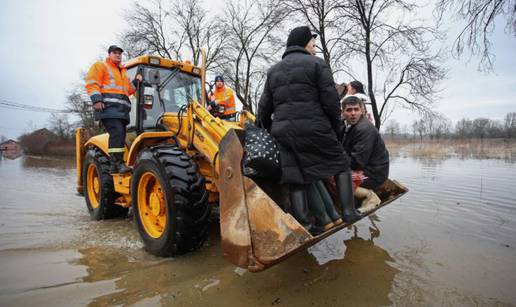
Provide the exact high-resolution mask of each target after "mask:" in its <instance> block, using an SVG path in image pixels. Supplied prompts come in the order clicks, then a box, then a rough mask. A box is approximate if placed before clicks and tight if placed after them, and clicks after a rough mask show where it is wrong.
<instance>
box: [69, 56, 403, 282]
mask: <svg viewBox="0 0 516 307" xmlns="http://www.w3.org/2000/svg"><path fill="white" fill-rule="evenodd" d="M204 63H205V56H204V53H203V63H202V66H201V67H196V66H194V65H192V64H191V63H190V62H178V61H173V60H170V59H165V58H161V57H156V56H140V57H137V58H134V59H132V60H130V61H128V62H127V63H125V65H126V67H127V69H128V75H129V77H130V78H131V79H132V78H133V77H134V75H135V74H136V73H141V74H142V76H143V77H144V82H143V83H142V84H141V85H140V86H139V88H138V90H137V94H136V95H134V96H133V97H131V100H132V105H133V110H132V111H131V123H130V124H129V126H128V135H127V139H126V151H125V153H124V160H125V161H126V164H127V165H128V166H130V167H132V169H133V171H132V173H129V174H124V175H122V174H113V175H111V174H110V173H109V162H108V135H107V134H101V135H97V136H94V137H91V138H90V137H89V135H88V133H87V131H86V130H84V129H81V128H79V129H77V134H76V146H77V157H76V158H77V191H78V192H79V193H80V194H82V195H84V198H85V200H86V205H87V208H88V210H89V212H90V215H91V217H92V219H94V220H102V219H109V218H115V217H122V216H126V215H127V212H128V210H129V208H130V207H132V210H133V215H134V218H135V221H136V225H137V228H138V231H139V233H140V235H141V238H142V240H143V242H144V244H145V248H146V250H147V251H149V252H150V253H152V254H154V255H157V256H174V255H180V254H184V253H186V252H189V251H193V250H195V249H197V248H199V247H201V246H202V244H203V243H204V241H205V240H206V238H207V236H208V231H209V227H208V226H209V220H210V215H211V214H210V211H211V209H212V207H213V206H216V205H218V206H219V212H220V214H219V222H220V236H221V241H222V242H221V245H222V251H223V254H224V257H225V258H226V259H227V260H228V261H229V262H231V263H233V264H235V265H237V266H239V267H242V268H245V269H248V270H249V271H253V272H258V271H262V270H264V269H266V268H268V267H270V266H272V265H274V264H276V263H278V262H280V261H282V260H284V259H285V258H287V257H289V256H290V255H292V254H294V253H296V252H297V251H300V250H304V249H306V248H307V247H309V246H310V245H312V244H314V243H316V242H318V241H320V240H321V239H323V238H325V237H327V236H329V235H331V234H333V233H335V232H337V231H339V230H341V229H342V228H344V227H346V226H347V225H346V224H345V223H343V224H340V225H338V226H336V227H334V228H332V229H330V230H328V231H326V232H324V233H322V234H320V235H318V236H312V235H311V234H310V233H309V232H307V231H306V230H305V229H304V228H303V227H302V226H301V225H300V224H299V223H298V222H297V221H296V220H295V219H294V218H293V217H292V216H291V215H290V214H288V213H286V212H285V211H283V210H282V209H281V208H282V207H284V204H285V202H288V191H286V188H285V187H284V186H282V185H278V184H271V183H269V182H265V181H264V182H257V181H255V180H253V179H251V178H248V177H246V176H244V175H243V173H242V157H243V154H244V150H243V132H244V123H246V121H254V116H253V115H252V114H251V113H249V112H246V111H242V112H240V113H239V117H238V120H237V121H224V120H221V119H219V118H216V117H213V116H212V115H211V114H210V113H209V112H208V110H207V109H206V92H205V86H204V85H205V66H204ZM406 192H407V189H406V188H405V187H403V186H402V185H400V184H399V183H397V182H396V181H391V180H388V181H387V182H386V183H385V184H384V185H383V187H382V190H381V192H380V193H379V196H380V198H381V199H382V203H381V205H380V206H379V207H378V208H381V207H383V206H385V205H387V204H388V203H390V202H392V201H394V200H396V199H397V198H399V197H401V196H402V195H403V194H404V193H406ZM378 208H377V209H378ZM373 212H374V211H372V212H369V213H368V214H371V213H373Z"/></svg>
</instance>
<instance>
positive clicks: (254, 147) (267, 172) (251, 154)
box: [244, 124, 281, 179]
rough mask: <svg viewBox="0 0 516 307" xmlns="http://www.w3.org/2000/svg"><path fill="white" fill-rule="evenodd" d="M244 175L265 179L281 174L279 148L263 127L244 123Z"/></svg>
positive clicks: (276, 177)
mask: <svg viewBox="0 0 516 307" xmlns="http://www.w3.org/2000/svg"><path fill="white" fill-rule="evenodd" d="M244 151H245V153H244V175H245V176H248V177H259V178H267V179H278V178H279V177H280V176H281V164H280V155H279V148H278V146H277V145H276V141H275V140H274V138H273V137H272V135H270V134H269V133H268V132H267V131H266V130H265V129H262V128H258V127H256V126H255V125H254V124H246V125H245V145H244Z"/></svg>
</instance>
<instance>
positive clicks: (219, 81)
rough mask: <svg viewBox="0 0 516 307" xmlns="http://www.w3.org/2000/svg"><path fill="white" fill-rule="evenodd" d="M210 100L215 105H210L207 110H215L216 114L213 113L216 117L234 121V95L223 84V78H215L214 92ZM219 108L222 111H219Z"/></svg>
mask: <svg viewBox="0 0 516 307" xmlns="http://www.w3.org/2000/svg"><path fill="white" fill-rule="evenodd" d="M210 100H211V101H214V102H215V103H214V104H211V105H210V106H209V109H210V110H211V108H217V112H215V113H216V116H218V117H219V118H221V119H225V120H235V119H236V108H235V94H234V93H233V90H232V89H231V88H229V87H227V86H226V85H225V84H224V78H223V77H222V76H216V77H215V90H214V91H213V95H212V96H211V97H210ZM219 108H221V109H223V111H222V110H220V111H219V110H218V109H219Z"/></svg>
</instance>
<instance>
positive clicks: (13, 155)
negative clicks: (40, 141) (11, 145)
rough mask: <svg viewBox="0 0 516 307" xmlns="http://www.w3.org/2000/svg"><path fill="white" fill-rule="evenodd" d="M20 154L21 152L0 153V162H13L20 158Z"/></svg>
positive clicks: (8, 151)
mask: <svg viewBox="0 0 516 307" xmlns="http://www.w3.org/2000/svg"><path fill="white" fill-rule="evenodd" d="M22 154H23V152H22V151H21V150H7V151H0V160H2V159H9V160H15V159H17V158H19V157H21V156H22Z"/></svg>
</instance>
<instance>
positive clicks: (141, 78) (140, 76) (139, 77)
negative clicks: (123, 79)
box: [134, 74, 143, 82]
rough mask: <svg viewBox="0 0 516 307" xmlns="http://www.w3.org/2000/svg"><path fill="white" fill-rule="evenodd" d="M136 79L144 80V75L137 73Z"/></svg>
mask: <svg viewBox="0 0 516 307" xmlns="http://www.w3.org/2000/svg"><path fill="white" fill-rule="evenodd" d="M134 78H135V79H136V80H138V81H139V82H142V81H143V77H142V75H141V74H137V75H136V76H135V77H134Z"/></svg>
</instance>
